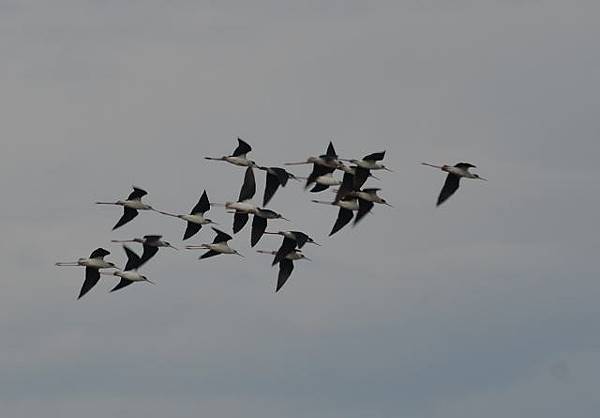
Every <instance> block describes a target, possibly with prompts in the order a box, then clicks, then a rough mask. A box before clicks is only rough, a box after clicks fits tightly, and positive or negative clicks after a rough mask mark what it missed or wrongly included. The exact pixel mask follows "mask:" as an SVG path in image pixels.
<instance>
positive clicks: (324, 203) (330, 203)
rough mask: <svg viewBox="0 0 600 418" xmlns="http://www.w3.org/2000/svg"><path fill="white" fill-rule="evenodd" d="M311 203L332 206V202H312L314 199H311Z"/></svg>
mask: <svg viewBox="0 0 600 418" xmlns="http://www.w3.org/2000/svg"><path fill="white" fill-rule="evenodd" d="M311 202H314V203H320V204H322V205H333V202H326V201H324V200H314V199H313V200H311Z"/></svg>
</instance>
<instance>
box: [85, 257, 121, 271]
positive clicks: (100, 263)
mask: <svg viewBox="0 0 600 418" xmlns="http://www.w3.org/2000/svg"><path fill="white" fill-rule="evenodd" d="M80 263H81V265H83V266H86V267H92V268H95V269H109V268H111V267H113V266H112V264H111V263H109V262H108V261H104V260H99V259H95V258H87V259H85V260H81V261H80Z"/></svg>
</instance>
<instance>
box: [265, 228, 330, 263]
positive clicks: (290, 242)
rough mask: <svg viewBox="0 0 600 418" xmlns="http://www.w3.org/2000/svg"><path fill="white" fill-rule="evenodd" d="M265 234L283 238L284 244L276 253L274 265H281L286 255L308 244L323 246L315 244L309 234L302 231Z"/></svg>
mask: <svg viewBox="0 0 600 418" xmlns="http://www.w3.org/2000/svg"><path fill="white" fill-rule="evenodd" d="M265 234H269V235H281V236H283V242H282V243H281V246H280V247H279V249H278V250H277V251H276V252H275V258H274V259H273V263H272V265H275V264H277V263H279V262H280V261H281V260H282V259H283V258H284V257H285V256H286V255H288V254H289V253H290V252H292V251H294V250H295V249H296V248H299V249H301V248H302V247H304V245H305V244H306V243H310V244H315V245H321V244H318V243H317V242H315V241H314V240H313V239H312V238H311V237H309V236H308V235H307V234H305V233H304V232H300V231H278V232H265Z"/></svg>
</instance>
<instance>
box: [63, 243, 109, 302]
mask: <svg viewBox="0 0 600 418" xmlns="http://www.w3.org/2000/svg"><path fill="white" fill-rule="evenodd" d="M109 254H110V251H107V250H105V249H104V248H96V249H95V250H94V251H92V253H91V254H90V256H89V257H88V258H79V259H78V260H77V261H71V262H58V263H56V265H57V266H84V267H85V281H84V282H83V286H82V287H81V290H80V292H79V296H78V297H77V299H81V297H82V296H83V295H85V294H86V293H87V292H89V291H90V290H91V289H92V288H93V287H94V286H95V285H96V283H98V280H99V279H100V269H110V268H116V265H115V263H112V262H110V261H106V260H104V257H106V256H107V255H109Z"/></svg>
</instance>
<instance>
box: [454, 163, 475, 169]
mask: <svg viewBox="0 0 600 418" xmlns="http://www.w3.org/2000/svg"><path fill="white" fill-rule="evenodd" d="M454 167H457V168H465V169H469V168H477V167H476V166H474V165H473V164H470V163H458V164H454Z"/></svg>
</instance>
